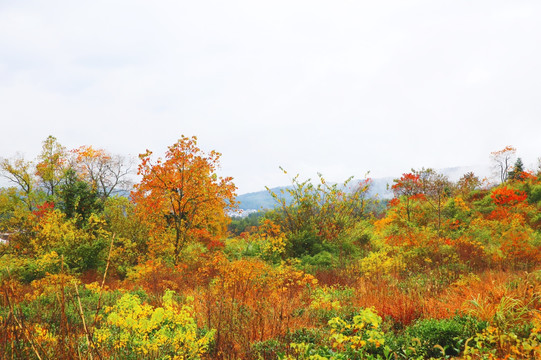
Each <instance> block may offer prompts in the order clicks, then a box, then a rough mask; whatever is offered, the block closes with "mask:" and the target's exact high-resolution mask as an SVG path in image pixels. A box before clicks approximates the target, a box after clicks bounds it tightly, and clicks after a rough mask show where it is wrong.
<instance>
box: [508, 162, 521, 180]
mask: <svg viewBox="0 0 541 360" xmlns="http://www.w3.org/2000/svg"><path fill="white" fill-rule="evenodd" d="M509 178H510V179H513V180H523V178H524V164H523V163H522V159H521V158H518V159H517V161H515V165H513V170H511V171H510V172H509Z"/></svg>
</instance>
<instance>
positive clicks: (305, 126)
mask: <svg viewBox="0 0 541 360" xmlns="http://www.w3.org/2000/svg"><path fill="white" fill-rule="evenodd" d="M540 18H541V2H539V1H519V0H517V1H498V0H484V1H483V0H480V1H465V0H453V1H450V0H449V1H443V0H442V1H420V0H411V1H403V0H397V1H362V0H349V1H343V0H333V1H317V0H310V1H295V0H287V1H282V0H273V1H253V0H246V1H237V0H228V1H207V0H197V1H184V0H181V1H178V0H177V1H160V0H156V1H138V0H130V1H124V0H118V1H114V0H107V1H100V0H97V1H73V0H65V1H55V0H49V1H32V0H27V1H20V0H0V157H12V156H14V155H15V153H16V152H20V153H22V154H24V156H25V157H27V158H28V159H32V158H34V157H35V156H36V155H37V154H38V153H39V151H40V149H41V143H42V141H43V140H45V138H46V137H47V136H48V135H53V136H55V137H56V138H57V139H58V141H59V142H60V143H61V144H63V145H64V146H66V147H67V148H76V147H79V146H81V145H92V146H94V147H98V148H104V149H106V150H108V151H110V152H111V153H115V154H123V155H129V156H133V157H136V156H137V155H138V154H139V153H143V152H145V150H146V149H150V150H152V151H153V152H154V153H155V154H157V155H162V156H163V154H164V153H165V151H166V149H167V147H168V146H170V145H172V144H174V143H175V142H176V141H177V140H178V139H179V138H180V137H181V135H186V136H192V135H195V136H197V137H198V145H199V146H200V147H201V148H202V149H203V150H206V151H210V150H216V151H218V152H220V153H222V154H223V155H222V158H221V169H220V174H221V175H223V176H232V177H233V178H234V182H235V184H236V185H237V186H238V193H240V194H242V193H246V192H252V191H259V190H263V189H264V187H265V186H270V187H273V186H278V185H286V184H289V183H290V177H289V175H284V174H283V173H282V172H281V171H280V169H279V167H280V166H282V167H283V168H284V169H286V170H287V171H288V174H297V173H298V174H300V176H301V178H303V179H304V178H314V177H315V176H316V173H317V172H320V173H322V174H323V175H324V176H325V178H326V179H327V180H329V181H336V182H341V181H343V180H345V179H347V178H348V177H350V176H355V177H359V178H360V177H364V175H365V174H366V173H367V172H368V171H370V176H371V177H387V176H391V177H392V176H394V177H399V176H400V175H401V174H402V173H403V172H407V171H408V170H410V169H411V168H421V167H433V168H437V169H439V168H446V167H455V166H481V167H482V166H489V165H490V152H493V151H497V150H500V149H502V148H504V147H505V146H507V145H512V146H514V147H516V148H517V155H518V156H520V157H521V158H522V159H523V161H524V163H525V165H526V167H535V166H536V165H535V164H536V162H537V158H538V157H541V141H540V139H541V137H540V134H541V101H540V100H541V41H539V39H541V21H539V19H540Z"/></svg>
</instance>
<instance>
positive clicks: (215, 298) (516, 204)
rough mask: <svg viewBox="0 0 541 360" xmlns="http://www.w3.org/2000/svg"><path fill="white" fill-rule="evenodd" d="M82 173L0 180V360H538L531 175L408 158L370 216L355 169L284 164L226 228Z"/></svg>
mask: <svg viewBox="0 0 541 360" xmlns="http://www.w3.org/2000/svg"><path fill="white" fill-rule="evenodd" d="M91 155H92V154H91ZM177 155H178V154H177ZM94 159H95V158H94ZM102 160H103V159H102ZM105 160H106V159H105ZM79 161H81V160H80V159H79ZM42 168H43V166H42ZM5 169H6V168H5V167H4V170H5ZM83 175H84V172H82V173H81V172H80V174H79V175H78V177H76V178H74V177H73V174H72V178H71V180H69V181H67V180H65V179H66V178H59V182H58V186H59V188H58V192H57V193H56V194H57V195H55V194H51V193H47V192H45V191H44V190H43V186H42V187H41V188H40V187H39V186H36V187H35V189H34V190H32V191H31V192H26V193H25V192H24V191H22V190H24V189H22V190H21V189H17V188H10V189H2V190H0V226H1V228H2V231H4V232H7V233H9V242H7V243H5V244H3V245H0V246H1V247H0V254H1V255H0V281H1V282H0V292H1V301H0V322H1V325H0V354H1V355H0V357H1V358H5V359H52V358H57V359H429V358H442V359H451V358H457V359H535V358H541V312H540V311H541V266H540V259H541V211H540V208H541V177H540V174H539V173H535V172H533V171H532V172H523V171H517V170H515V171H514V172H510V174H509V175H510V176H509V178H508V179H505V181H504V182H503V183H501V184H500V185H491V186H489V185H487V184H484V183H483V182H481V181H479V179H477V178H476V177H475V176H474V175H473V174H466V175H465V176H464V177H463V178H462V179H461V180H460V181H458V182H456V183H453V182H451V181H449V180H448V179H447V178H445V177H444V176H442V175H440V174H437V173H435V172H434V171H432V170H425V169H423V170H420V171H412V173H410V174H404V175H403V176H402V177H401V178H400V179H397V180H396V181H395V183H394V185H393V187H392V188H393V191H394V193H395V198H394V199H393V200H392V201H390V202H389V204H388V205H387V207H386V208H385V210H384V211H383V212H378V211H376V209H378V208H379V207H378V206H376V205H374V200H371V199H368V198H366V191H367V189H368V187H369V185H370V184H369V181H366V182H361V183H353V181H348V182H346V184H344V185H343V186H339V185H329V184H327V183H326V182H325V180H324V179H323V178H320V179H319V181H318V182H317V184H312V183H311V182H310V181H306V182H301V181H299V180H298V179H297V178H294V180H293V186H292V187H291V189H290V190H285V191H288V192H289V194H288V199H291V200H290V201H288V202H286V201H285V200H283V199H284V198H285V197H284V196H283V194H273V196H274V197H275V199H276V200H277V204H278V207H277V208H276V209H275V210H273V211H269V212H265V213H259V214H257V215H254V216H252V217H251V218H248V219H242V220H240V219H233V220H232V221H233V222H232V223H231V224H230V227H229V229H230V231H229V232H226V231H225V229H224V226H225V224H226V222H227V221H228V219H227V217H225V216H223V214H222V215H220V216H215V217H213V218H209V216H210V215H209V214H210V213H211V212H208V211H207V212H205V213H202V215H198V216H200V217H203V216H206V218H205V219H204V220H200V218H198V217H194V219H193V220H194V224H195V225H194V227H193V228H188V227H187V224H186V217H185V215H183V214H182V213H178V214H180V215H178V214H177V213H176V212H174V211H173V212H171V213H166V215H167V216H163V218H165V220H164V222H161V223H160V222H159V221H161V220H160V219H161V218H160V215H159V212H158V209H159V208H158V207H155V208H154V209H155V213H153V214H148V213H146V214H141V209H144V210H145V211H147V212H148V211H149V210H148V204H145V206H144V207H141V206H140V203H138V202H137V201H130V200H128V199H127V198H125V197H115V196H111V194H108V195H107V196H98V195H99V194H97V193H96V188H95V187H93V186H92V183H91V181H89V180H88V178H85V177H84V176H83ZM62 176H64V175H62ZM63 179H64V180H63ZM35 181H36V183H39V181H40V179H39V178H38V179H36V180H35ZM41 181H42V182H43V177H42V178H41ZM85 184H86V185H85ZM186 189H188V188H186ZM179 193H180V191H177V190H175V192H174V194H173V195H175V196H176V195H178V194H179ZM102 195H103V194H102ZM162 196H163V194H162ZM153 204H154V203H153ZM83 205H84V206H83ZM154 205H155V204H154ZM200 206H203V205H202V204H200ZM216 209H217V208H216V207H214V208H212V209H211V210H212V211H216ZM222 210H223V209H222ZM156 214H158V215H156ZM175 214H177V215H175ZM150 215H153V216H150ZM174 216H177V218H175V217H174ZM183 216H184V217H183ZM177 220H178V224H181V225H182V226H183V227H179V228H177V230H179V229H180V230H181V231H185V232H184V233H182V234H179V233H178V232H177V233H175V231H174V230H175V227H174V226H173V225H172V223H171V221H177ZM197 224H200V225H197ZM202 224H204V226H203V225H202ZM180 235H182V236H185V238H182V239H184V240H185V244H181V246H178V247H177V246H175V244H177V243H176V242H175V239H179V238H181V237H180Z"/></svg>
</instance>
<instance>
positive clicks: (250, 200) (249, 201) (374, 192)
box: [236, 166, 490, 210]
mask: <svg viewBox="0 0 541 360" xmlns="http://www.w3.org/2000/svg"><path fill="white" fill-rule="evenodd" d="M436 171H437V172H438V173H441V174H444V175H446V176H448V177H449V179H450V180H452V181H457V180H458V179H459V178H460V177H461V176H462V175H464V174H466V173H468V172H474V173H475V174H476V175H477V176H479V177H480V178H482V177H485V176H489V173H490V171H489V170H488V169H486V168H483V167H479V166H455V167H449V168H444V169H437V170H436ZM399 177H400V175H397V176H395V177H381V178H374V179H371V185H370V188H369V189H368V196H369V197H377V198H378V199H390V198H392V197H393V192H392V191H391V185H392V184H393V180H394V179H396V178H399ZM357 181H360V180H358V179H354V180H352V183H354V182H357ZM291 188H292V186H291V185H290V186H279V187H275V188H271V189H270V190H272V191H273V192H274V193H276V194H277V195H279V196H283V197H285V198H286V200H288V201H289V200H291V195H289V193H288V192H287V191H284V193H283V194H281V193H280V190H286V189H291ZM236 200H237V201H238V202H239V209H241V210H265V209H273V208H274V207H276V205H277V203H276V200H274V199H273V197H272V195H271V194H270V193H269V192H268V191H267V190H262V191H256V192H251V193H246V194H241V195H239V196H237V198H236Z"/></svg>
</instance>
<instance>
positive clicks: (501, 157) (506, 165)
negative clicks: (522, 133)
mask: <svg viewBox="0 0 541 360" xmlns="http://www.w3.org/2000/svg"><path fill="white" fill-rule="evenodd" d="M516 152H517V149H515V148H514V147H512V146H506V147H505V148H503V149H502V150H499V151H494V152H491V153H490V158H491V159H492V162H493V163H494V165H493V167H494V171H495V173H496V174H498V176H499V178H500V183H502V184H503V183H504V182H506V181H507V179H508V178H509V171H510V170H511V164H512V163H513V158H514V157H515V153H516Z"/></svg>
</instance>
